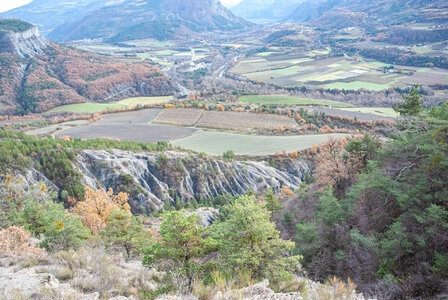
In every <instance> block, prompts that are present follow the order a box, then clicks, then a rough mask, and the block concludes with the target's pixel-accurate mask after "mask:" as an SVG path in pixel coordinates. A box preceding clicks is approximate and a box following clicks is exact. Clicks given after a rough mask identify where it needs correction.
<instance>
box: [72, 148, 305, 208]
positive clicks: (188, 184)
mask: <svg viewBox="0 0 448 300" xmlns="http://www.w3.org/2000/svg"><path fill="white" fill-rule="evenodd" d="M75 164H76V165H77V167H78V168H79V170H80V171H81V173H83V174H84V181H85V183H86V184H88V185H90V186H92V187H95V188H100V187H112V188H113V189H114V190H117V189H118V188H119V187H120V185H121V184H122V180H121V178H122V176H123V175H124V174H127V175H128V176H131V177H132V179H133V180H134V182H135V183H137V184H138V185H139V186H140V187H141V193H138V194H136V195H135V196H134V199H132V201H131V206H133V208H134V209H137V208H142V207H143V208H144V209H145V211H147V212H149V211H154V210H159V209H161V208H162V206H163V203H164V202H165V201H169V202H171V203H175V202H176V200H177V199H180V200H182V201H185V202H188V201H190V200H192V199H193V198H194V199H196V200H199V199H201V198H202V199H208V198H214V197H216V196H218V195H223V194H226V193H229V194H231V195H234V196H236V195H242V194H245V193H246V192H248V191H249V190H252V191H254V192H256V193H260V192H265V191H266V190H267V189H268V188H272V189H273V190H274V191H276V192H277V191H279V190H280V188H281V187H282V186H283V185H285V186H287V187H289V188H290V189H292V190H294V189H297V188H298V187H299V185H300V184H301V183H302V180H303V179H304V177H305V174H306V173H307V172H310V170H311V165H310V164H309V163H308V162H307V161H305V160H294V161H292V162H291V163H290V164H288V166H287V167H284V168H283V169H284V171H281V170H279V169H276V168H273V167H271V166H269V164H268V163H266V162H256V161H232V162H225V161H221V160H216V159H206V158H200V157H199V156H197V155H193V154H190V153H186V152H178V151H169V152H165V153H164V154H161V153H147V154H143V153H141V154H136V153H131V152H126V151H119V150H115V151H113V152H110V151H93V150H85V151H83V152H82V153H81V154H80V155H79V156H78V158H77V160H76V162H75Z"/></svg>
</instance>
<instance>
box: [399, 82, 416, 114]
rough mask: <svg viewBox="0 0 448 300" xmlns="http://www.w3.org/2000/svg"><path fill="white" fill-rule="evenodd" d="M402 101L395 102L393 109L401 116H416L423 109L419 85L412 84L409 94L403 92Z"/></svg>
mask: <svg viewBox="0 0 448 300" xmlns="http://www.w3.org/2000/svg"><path fill="white" fill-rule="evenodd" d="M402 96H403V99H404V100H405V101H404V102H402V103H397V104H395V105H394V106H393V109H394V110H395V111H396V112H398V113H400V115H402V116H417V115H418V114H419V113H420V112H421V111H422V110H423V100H422V97H421V95H420V92H419V86H418V85H414V86H413V87H412V89H411V91H410V92H409V95H405V94H403V95H402Z"/></svg>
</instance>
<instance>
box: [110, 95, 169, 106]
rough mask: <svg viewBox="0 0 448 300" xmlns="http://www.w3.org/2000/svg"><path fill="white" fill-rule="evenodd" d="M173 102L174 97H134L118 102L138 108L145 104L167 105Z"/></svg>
mask: <svg viewBox="0 0 448 300" xmlns="http://www.w3.org/2000/svg"><path fill="white" fill-rule="evenodd" d="M171 100H173V96H162V97H133V98H127V99H124V100H121V101H118V103H119V104H122V105H125V106H137V105H145V104H160V103H167V102H169V101H171Z"/></svg>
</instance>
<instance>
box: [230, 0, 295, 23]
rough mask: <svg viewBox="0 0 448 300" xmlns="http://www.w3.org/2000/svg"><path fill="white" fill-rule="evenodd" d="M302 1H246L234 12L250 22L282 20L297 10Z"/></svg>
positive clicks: (235, 8) (233, 10)
mask: <svg viewBox="0 0 448 300" xmlns="http://www.w3.org/2000/svg"><path fill="white" fill-rule="evenodd" d="M301 2H302V0H244V1H242V2H240V3H239V4H238V5H236V6H235V7H233V8H232V9H231V10H232V12H233V13H234V14H235V15H237V16H239V17H242V18H245V19H249V20H263V19H265V20H282V19H284V18H286V17H288V16H289V15H290V14H291V11H294V9H296V8H297V6H298V5H300V3H301Z"/></svg>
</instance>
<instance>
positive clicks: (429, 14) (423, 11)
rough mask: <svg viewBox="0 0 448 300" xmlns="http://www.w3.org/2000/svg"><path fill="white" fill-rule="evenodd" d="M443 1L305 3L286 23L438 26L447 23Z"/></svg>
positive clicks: (331, 0)
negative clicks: (426, 23) (434, 24)
mask: <svg viewBox="0 0 448 300" xmlns="http://www.w3.org/2000/svg"><path fill="white" fill-rule="evenodd" d="M447 11H448V4H447V2H446V1H443V0H411V1H409V0H392V1H391V0H374V1H363V0H318V1H316V0H308V1H306V2H304V3H302V4H301V5H300V6H299V7H298V8H297V9H296V10H295V11H294V12H293V13H292V14H291V15H290V16H289V17H287V18H286V20H287V21H294V22H304V21H307V22H311V23H315V24H319V25H320V26H333V27H346V26H353V25H364V26H366V27H374V26H381V25H386V26H387V25H396V24H403V23H408V22H412V21H417V22H435V23H442V22H446V21H447V20H448V16H447V14H446V12H447Z"/></svg>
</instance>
